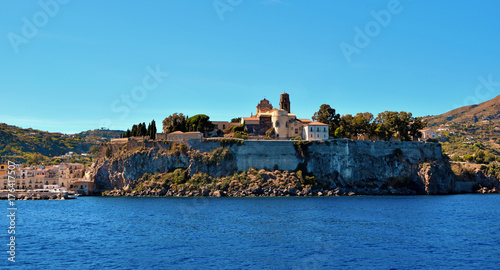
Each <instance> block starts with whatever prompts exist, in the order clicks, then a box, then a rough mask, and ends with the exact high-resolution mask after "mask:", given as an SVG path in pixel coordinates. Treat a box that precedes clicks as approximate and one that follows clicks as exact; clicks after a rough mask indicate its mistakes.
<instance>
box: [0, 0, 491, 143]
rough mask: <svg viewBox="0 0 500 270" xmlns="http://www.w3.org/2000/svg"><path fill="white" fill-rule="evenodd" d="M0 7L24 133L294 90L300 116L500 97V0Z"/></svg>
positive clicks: (224, 106)
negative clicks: (322, 110) (324, 107)
mask: <svg viewBox="0 0 500 270" xmlns="http://www.w3.org/2000/svg"><path fill="white" fill-rule="evenodd" d="M40 3H43V4H42V5H41V4H40ZM0 6H1V8H0V18H1V19H0V60H1V62H0V73H1V74H2V75H1V76H0V89H2V90H1V91H2V92H1V93H2V106H0V122H6V123H8V124H13V125H17V126H21V127H26V128H27V127H33V128H37V129H41V130H48V131H54V132H56V131H57V132H64V133H75V132H80V131H83V130H89V129H95V128H99V127H101V126H106V127H109V128H112V129H127V128H129V127H131V126H132V125H133V124H135V123H138V122H150V121H151V120H152V119H155V121H156V122H157V123H161V121H162V120H163V119H164V118H165V117H167V116H168V115H170V114H172V113H175V112H182V113H184V114H187V115H195V114H199V113H205V114H207V115H209V116H210V117H211V119H212V120H230V119H231V118H233V117H238V116H249V115H250V113H251V112H255V106H256V105H257V103H258V102H259V100H261V99H262V98H264V97H265V98H267V99H269V100H270V101H271V103H272V104H273V105H274V106H275V107H277V106H278V103H279V95H280V94H281V93H282V92H284V91H286V92H288V93H289V94H290V99H291V103H292V105H291V109H292V112H293V113H296V114H297V116H298V117H299V118H310V117H311V116H312V115H313V113H314V112H315V111H317V110H318V108H319V106H320V105H321V104H323V103H326V104H330V105H331V106H332V107H333V108H335V109H336V110H337V112H338V113H340V114H348V113H349V114H355V113H358V112H367V111H368V112H371V113H373V114H375V115H376V114H377V113H379V112H382V111H385V110H396V111H403V110H404V111H409V112H412V113H413V114H414V115H415V116H424V115H434V114H441V113H444V112H446V111H448V110H451V109H453V108H456V107H458V106H462V105H469V104H472V103H477V102H482V101H485V100H488V99H491V98H493V97H495V96H497V95H499V94H500V91H499V90H500V66H499V65H498V60H499V59H500V46H499V44H500V42H499V41H500V36H499V35H498V10H499V8H500V2H498V1H453V3H451V2H444V1H439V2H438V1H430V0H429V1H427V0H418V1H417V0H413V1H410V0H401V1H394V0H390V1H327V0H323V1H319V0H318V1H298V0H296V1H295V0H254V1H250V0H216V1H213V0H203V1H201V0H198V1H185V0H177V1H159V0H157V1H78V0H71V1H68V0H65V1H63V0H60V1H56V0H41V1H7V0H0ZM346 48H348V49H346ZM167 73H168V75H167ZM153 75H154V76H153ZM497 82H499V83H497ZM127 97H128V98H127ZM157 125H158V126H161V124H157Z"/></svg>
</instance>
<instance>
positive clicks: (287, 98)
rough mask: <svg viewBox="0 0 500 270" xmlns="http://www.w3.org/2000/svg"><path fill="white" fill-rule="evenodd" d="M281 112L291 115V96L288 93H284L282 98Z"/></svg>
mask: <svg viewBox="0 0 500 270" xmlns="http://www.w3.org/2000/svg"><path fill="white" fill-rule="evenodd" d="M280 110H285V111H287V112H288V113H290V96H289V95H288V94H287V93H283V94H281V96H280Z"/></svg>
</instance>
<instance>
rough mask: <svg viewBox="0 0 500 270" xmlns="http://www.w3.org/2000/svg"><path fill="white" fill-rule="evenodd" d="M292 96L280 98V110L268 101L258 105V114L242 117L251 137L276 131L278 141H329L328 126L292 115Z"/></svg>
mask: <svg viewBox="0 0 500 270" xmlns="http://www.w3.org/2000/svg"><path fill="white" fill-rule="evenodd" d="M290 105H291V104H290V96H289V95H288V94H287V93H283V94H281V96H280V103H279V109H278V108H273V106H272V104H271V103H270V102H269V100H267V99H265V98H264V99H263V100H261V101H260V102H259V104H258V105H257V113H256V114H255V115H253V114H252V115H251V116H250V117H242V118H241V123H243V124H244V125H245V128H246V129H247V131H248V134H249V135H253V136H264V135H266V132H268V131H274V134H275V136H276V139H290V138H296V137H301V138H302V139H304V140H327V139H328V125H326V124H323V123H319V122H312V121H311V120H309V119H298V118H297V116H296V115H295V114H293V113H291V106H290Z"/></svg>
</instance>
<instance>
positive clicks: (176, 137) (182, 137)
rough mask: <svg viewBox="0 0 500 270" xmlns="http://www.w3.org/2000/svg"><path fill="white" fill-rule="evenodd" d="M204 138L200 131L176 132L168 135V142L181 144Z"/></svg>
mask: <svg viewBox="0 0 500 270" xmlns="http://www.w3.org/2000/svg"><path fill="white" fill-rule="evenodd" d="M202 138H203V133H201V132H199V131H195V132H182V131H175V132H172V133H168V134H167V140H168V141H175V142H180V143H186V142H188V141H190V140H201V139H202Z"/></svg>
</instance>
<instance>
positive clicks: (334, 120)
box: [312, 104, 340, 137]
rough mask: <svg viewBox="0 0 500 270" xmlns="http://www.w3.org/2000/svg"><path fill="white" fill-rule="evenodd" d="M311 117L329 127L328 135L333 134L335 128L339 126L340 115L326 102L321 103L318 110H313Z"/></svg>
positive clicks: (331, 135)
mask: <svg viewBox="0 0 500 270" xmlns="http://www.w3.org/2000/svg"><path fill="white" fill-rule="evenodd" d="M312 119H313V120H314V121H318V122H321V123H324V124H327V125H328V127H329V129H328V130H329V134H330V137H333V136H334V135H335V130H336V129H337V128H338V127H339V122H340V115H339V114H338V113H336V112H335V109H334V108H332V107H330V105H328V104H323V105H321V106H320V107H319V111H317V112H315V113H314V115H313V117H312Z"/></svg>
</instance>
